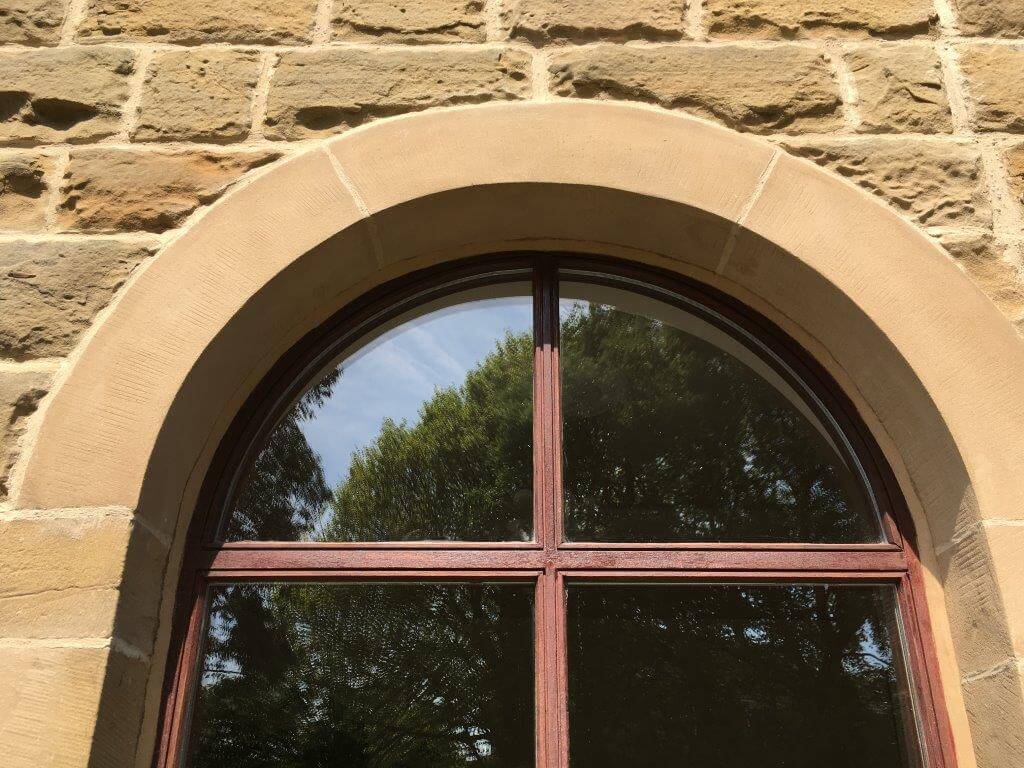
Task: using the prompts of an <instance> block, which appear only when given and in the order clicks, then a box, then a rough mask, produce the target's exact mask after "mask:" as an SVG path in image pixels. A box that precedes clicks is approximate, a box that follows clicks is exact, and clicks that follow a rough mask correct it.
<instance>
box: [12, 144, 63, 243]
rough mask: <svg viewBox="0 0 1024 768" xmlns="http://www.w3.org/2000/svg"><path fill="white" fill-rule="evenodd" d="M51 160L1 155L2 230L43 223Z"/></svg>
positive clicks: (37, 157) (36, 227) (19, 228)
mask: <svg viewBox="0 0 1024 768" xmlns="http://www.w3.org/2000/svg"><path fill="white" fill-rule="evenodd" d="M50 162H52V161H50V160H48V159H46V158H42V157H39V156H33V155H22V154H4V155H0V229H13V230H20V231H23V232H24V231H31V230H34V229H39V228H40V227H41V226H42V225H43V219H44V217H45V210H44V205H45V200H46V180H45V179H46V171H47V167H48V165H49V164H50Z"/></svg>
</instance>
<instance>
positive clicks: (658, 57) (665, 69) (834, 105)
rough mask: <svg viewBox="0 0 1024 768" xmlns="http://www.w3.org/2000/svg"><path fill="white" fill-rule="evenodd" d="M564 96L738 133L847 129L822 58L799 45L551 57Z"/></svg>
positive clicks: (603, 48)
mask: <svg viewBox="0 0 1024 768" xmlns="http://www.w3.org/2000/svg"><path fill="white" fill-rule="evenodd" d="M550 71H551V76H552V79H553V88H554V90H555V92H556V93H557V94H559V95H561V96H575V97H579V98H605V99H628V100H631V101H643V102H648V103H651V104H658V105H660V106H662V107H666V108H669V109H682V110H685V111H687V112H690V113H692V114H695V115H699V116H701V117H709V118H712V119H715V120H718V121H720V122H722V123H724V124H725V125H727V126H729V127H730V128H735V129H737V130H741V131H754V132H757V133H769V132H772V131H789V132H795V133H800V132H805V131H826V130H830V129H835V128H838V127H839V126H840V125H841V124H842V115H841V101H840V98H839V93H838V89H837V86H836V84H835V82H834V80H833V79H832V77H831V74H830V72H829V68H828V62H827V61H826V60H825V57H824V56H823V55H822V54H821V53H818V52H816V51H812V50H808V49H805V48H802V47H798V46H784V47H779V48H772V49H750V48H741V47H738V46H722V47H717V48H688V47H673V46H665V47H655V48H626V47H622V46H613V45H600V46H596V47H594V48H585V49H580V50H571V51H568V52H566V53H560V54H557V55H555V56H553V57H552V60H551V65H550Z"/></svg>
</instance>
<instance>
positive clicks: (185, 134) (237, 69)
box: [135, 49, 259, 143]
mask: <svg viewBox="0 0 1024 768" xmlns="http://www.w3.org/2000/svg"><path fill="white" fill-rule="evenodd" d="M258 72H259V63H258V56H257V54H256V53H254V52H238V51H225V50H217V49H200V50H194V51H163V52H160V53H158V54H157V55H156V56H155V58H154V59H153V63H152V65H151V67H150V69H149V72H148V73H147V74H146V83H145V89H144V91H143V96H142V105H141V108H140V110H139V120H138V127H137V129H136V131H135V138H136V139H137V140H139V141H207V142H219V143H226V142H231V141H239V140H241V139H244V138H245V137H246V135H248V133H249V110H250V105H251V103H252V90H253V88H254V87H255V86H256V77H257V75H258Z"/></svg>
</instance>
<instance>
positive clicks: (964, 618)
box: [938, 243, 1012, 671]
mask: <svg viewBox="0 0 1024 768" xmlns="http://www.w3.org/2000/svg"><path fill="white" fill-rule="evenodd" d="M943 244H944V245H946V243H943ZM947 247H948V245H947ZM950 250H952V249H950ZM938 560H939V573H938V576H939V578H940V579H941V581H942V586H943V589H944V591H945V600H946V606H947V611H948V616H949V627H950V632H951V633H952V636H953V643H954V645H955V647H956V648H957V649H958V653H957V663H958V664H959V665H960V668H961V669H962V670H965V671H966V670H980V669H987V668H989V667H991V666H994V665H996V664H999V663H1000V662H1002V661H1003V660H1004V659H1006V657H1007V656H1009V655H1010V654H1011V653H1012V646H1011V643H1010V633H1009V628H1008V625H1007V623H1006V612H1005V610H1004V605H1003V599H1002V596H1001V594H1000V589H999V583H998V582H997V580H996V574H995V571H994V570H993V566H992V558H991V555H990V552H989V541H988V539H987V538H986V536H985V529H984V528H983V527H982V526H980V525H976V526H975V527H974V528H973V529H972V530H970V531H969V532H968V533H967V534H966V535H962V536H960V537H959V538H958V539H957V540H956V542H955V543H953V544H952V545H951V547H950V548H949V549H947V550H945V551H943V552H942V553H941V554H940V555H939V558H938Z"/></svg>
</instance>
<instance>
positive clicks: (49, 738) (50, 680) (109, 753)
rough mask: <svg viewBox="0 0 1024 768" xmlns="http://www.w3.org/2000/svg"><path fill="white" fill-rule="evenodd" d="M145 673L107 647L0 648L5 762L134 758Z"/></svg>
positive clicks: (35, 765)
mask: <svg viewBox="0 0 1024 768" xmlns="http://www.w3.org/2000/svg"><path fill="white" fill-rule="evenodd" d="M148 674H149V663H148V662H147V661H145V660H142V659H137V658H129V657H128V656H125V655H124V654H122V653H119V652H118V651H115V650H110V649H108V648H45V647H32V648H25V647H20V648H19V647H7V648H2V649H0V739H2V740H3V745H4V760H3V762H4V766H5V768H40V766H48V767H51V768H72V766H82V765H85V764H86V763H88V764H94V765H102V766H104V767H105V768H128V767H129V766H132V765H134V764H135V748H136V741H137V739H138V731H139V723H140V718H141V715H142V707H143V699H144V697H145V686H146V679H147V676H148ZM97 720H98V722H97Z"/></svg>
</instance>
